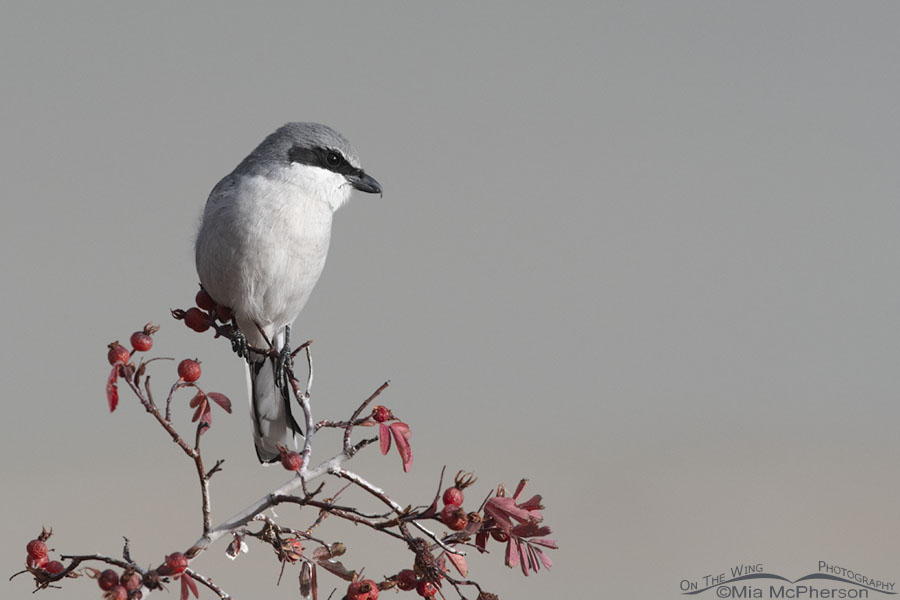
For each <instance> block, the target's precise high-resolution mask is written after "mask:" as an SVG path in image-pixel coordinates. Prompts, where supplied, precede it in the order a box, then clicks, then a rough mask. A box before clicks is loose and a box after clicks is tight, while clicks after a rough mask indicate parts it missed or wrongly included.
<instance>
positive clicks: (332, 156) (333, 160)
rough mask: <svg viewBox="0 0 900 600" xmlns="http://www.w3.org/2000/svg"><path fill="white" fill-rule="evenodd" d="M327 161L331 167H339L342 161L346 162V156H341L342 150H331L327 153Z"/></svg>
mask: <svg viewBox="0 0 900 600" xmlns="http://www.w3.org/2000/svg"><path fill="white" fill-rule="evenodd" d="M325 161H326V162H327V163H328V166H329V167H339V166H341V163H342V162H344V157H343V156H341V153H340V152H335V151H334V150H331V151H329V152H328V154H326V155H325Z"/></svg>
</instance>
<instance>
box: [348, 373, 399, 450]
mask: <svg viewBox="0 0 900 600" xmlns="http://www.w3.org/2000/svg"><path fill="white" fill-rule="evenodd" d="M390 384H391V382H390V380H388V381H385V382H384V383H382V384H381V386H379V388H378V389H377V390H375V391H374V392H372V395H371V396H369V397H368V398H366V399H365V401H363V403H362V404H360V405H359V408H357V409H356V412H354V413H353V415H352V416H351V417H350V419H349V420H348V422H347V428H346V429H345V430H344V452H346V453H347V454H349V455H350V456H353V453H354V450H353V447H352V446H351V445H350V434H351V432H352V431H353V422H354V421H356V419H357V418H358V417H359V415H360V414H361V413H362V411H363V410H365V408H366V407H367V406H368V405H369V403H370V402H371V401H372V400H374V399H375V398H377V397H378V395H379V394H380V393H381V392H383V391H384V390H385V388H387V386H389V385H390Z"/></svg>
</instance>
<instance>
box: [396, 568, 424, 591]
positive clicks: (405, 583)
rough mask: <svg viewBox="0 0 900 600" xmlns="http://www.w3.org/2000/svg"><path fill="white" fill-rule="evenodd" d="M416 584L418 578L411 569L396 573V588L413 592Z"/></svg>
mask: <svg viewBox="0 0 900 600" xmlns="http://www.w3.org/2000/svg"><path fill="white" fill-rule="evenodd" d="M417 583H419V576H418V575H416V572H415V571H413V570H412V569H403V570H402V571H400V572H399V573H397V587H398V588H400V589H401V590H403V591H409V590H414V589H416V584H417Z"/></svg>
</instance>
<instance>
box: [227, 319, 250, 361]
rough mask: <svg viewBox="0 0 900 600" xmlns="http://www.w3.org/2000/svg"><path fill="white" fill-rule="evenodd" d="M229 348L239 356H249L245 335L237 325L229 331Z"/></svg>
mask: <svg viewBox="0 0 900 600" xmlns="http://www.w3.org/2000/svg"><path fill="white" fill-rule="evenodd" d="M231 349H232V350H233V351H234V353H235V354H237V355H238V356H239V357H241V358H249V356H250V350H249V348H248V346H247V336H245V335H244V334H243V332H241V330H240V329H238V328H237V327H235V328H234V331H233V332H232V333H231Z"/></svg>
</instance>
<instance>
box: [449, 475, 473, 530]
mask: <svg viewBox="0 0 900 600" xmlns="http://www.w3.org/2000/svg"><path fill="white" fill-rule="evenodd" d="M476 479H477V478H476V477H475V476H473V475H472V474H471V473H463V472H462V471H460V472H459V473H457V474H456V481H455V482H454V485H453V486H452V487H448V488H447V489H446V490H444V495H443V497H442V498H441V499H442V500H443V501H444V508H443V509H442V510H441V513H440V519H441V522H442V523H443V524H444V525H446V526H447V527H449V528H450V529H452V530H453V531H462V530H463V529H465V528H466V525H468V524H469V516H468V515H467V514H466V511H465V510H463V508H462V503H463V492H462V491H463V490H464V489H466V488H467V487H469V486H470V485H472V484H473V483H475V480H476Z"/></svg>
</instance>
